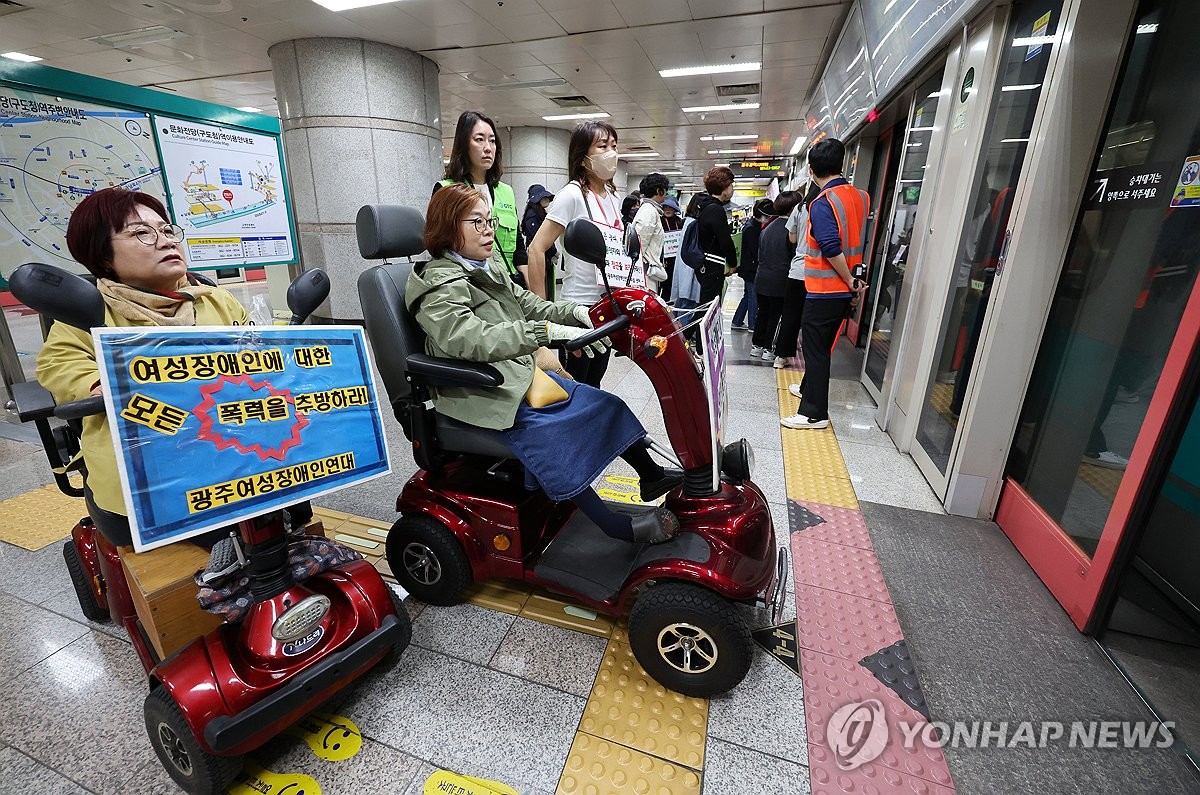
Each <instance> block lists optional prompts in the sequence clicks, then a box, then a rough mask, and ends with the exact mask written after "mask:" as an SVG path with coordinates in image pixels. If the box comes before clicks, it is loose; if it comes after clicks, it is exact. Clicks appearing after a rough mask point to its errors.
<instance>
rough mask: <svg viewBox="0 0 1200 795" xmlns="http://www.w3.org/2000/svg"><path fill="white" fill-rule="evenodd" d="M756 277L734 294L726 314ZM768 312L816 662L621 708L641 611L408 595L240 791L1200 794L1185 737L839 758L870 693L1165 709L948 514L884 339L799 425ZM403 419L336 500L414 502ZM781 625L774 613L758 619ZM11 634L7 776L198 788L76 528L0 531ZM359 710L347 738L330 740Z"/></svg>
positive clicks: (794, 589)
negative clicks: (899, 436)
mask: <svg viewBox="0 0 1200 795" xmlns="http://www.w3.org/2000/svg"><path fill="white" fill-rule="evenodd" d="M740 284H741V283H740V281H739V280H734V286H735V290H733V291H731V294H730V295H729V296H727V300H726V310H727V311H726V313H725V317H726V324H727V329H728V321H729V317H730V315H731V311H730V310H731V309H732V308H733V306H734V304H735V303H736V299H737V297H738V296H737V294H736V288H737V287H740ZM748 336H749V335H747V334H745V333H739V332H730V333H728V334H727V337H726V339H727V344H728V346H729V351H728V356H727V366H728V372H727V376H728V389H729V405H730V409H731V417H730V421H729V428H728V436H729V438H739V437H743V436H744V437H746V438H747V439H749V440H750V442H751V444H752V445H753V447H754V449H755V452H756V456H757V469H756V471H755V475H754V481H755V482H756V483H757V484H758V485H759V486H760V487H761V488H762V490H763V492H764V493H765V495H766V497H767V499H768V502H769V504H770V507H771V511H772V515H773V518H774V522H775V527H776V533H777V538H778V541H779V543H780V545H781V546H788V547H790V549H791V552H792V555H793V569H792V571H791V572H790V577H789V583H788V588H789V598H788V606H787V608H786V609H785V615H784V618H783V621H793V620H794V621H796V630H795V631H796V636H797V646H798V650H797V651H798V655H799V657H800V660H799V666H798V667H799V669H800V673H799V674H798V673H797V672H796V671H795V670H793V669H792V668H790V667H788V666H787V665H785V664H784V663H783V662H781V661H780V660H779V659H777V658H776V657H774V656H772V655H771V654H768V653H767V652H766V651H765V650H764V649H761V648H760V649H758V650H757V652H756V657H755V661H754V665H753V667H752V669H751V671H750V674H749V675H748V677H747V678H746V680H745V681H744V682H743V683H742V684H741V685H739V686H738V687H737V688H735V689H734V690H733V691H732V692H730V693H729V694H727V695H724V696H721V697H717V698H713V699H709V700H701V699H684V698H682V697H677V698H676V697H673V696H672V695H671V694H666V693H656V691H655V688H654V684H653V683H652V682H644V687H645V688H646V690H645V691H642V692H644V693H645V694H648V696H647V698H649V699H650V700H651V701H653V699H654V698H658V699H660V700H662V701H663V702H665V703H666V708H665V710H664V709H661V708H660V711H661V712H662V714H664V715H668V716H670V717H671V718H672V719H673V720H674V721H675V723H674V725H665V726H661V727H657V729H656V728H654V727H646V728H645V729H644V730H639V731H622V726H621V725H618V724H620V723H621V721H624V724H623V725H625V726H626V727H628V726H630V725H632V724H633V723H637V722H638V717H639V716H638V715H636V714H633V715H629V714H625V715H616V713H612V712H611V711H610V710H611V709H613V708H614V707H612V705H611V704H607V703H602V702H600V701H599V700H598V699H599V698H601V697H602V696H603V693H602V692H601V691H605V690H608V689H609V688H606V687H602V686H601V685H604V684H609V683H612V682H613V681H615V680H617V679H621V681H626V679H627V680H628V681H629V682H632V683H633V686H635V687H637V686H639V682H641V681H642V680H641V677H644V674H640V669H639V668H638V666H637V664H636V662H633V661H632V659H630V658H629V657H628V654H627V648H628V647H627V646H626V645H625V644H624V643H623V636H622V630H621V627H620V626H619V625H618V626H616V627H614V628H611V631H607V634H606V632H605V631H600V632H597V631H594V630H593V631H591V632H587V631H575V630H571V629H566V628H563V627H561V626H556V625H553V624H548V623H544V622H542V621H539V620H535V618H532V617H530V616H534V615H535V614H536V611H531V610H528V609H526V608H527V607H528V604H525V603H522V604H525V607H520V606H518V607H516V608H505V606H504V605H503V604H500V602H502V601H503V600H498V599H493V600H490V601H489V600H487V599H482V600H476V601H477V602H479V603H468V604H464V605H460V606H456V607H449V608H439V607H424V606H422V605H420V604H419V603H415V602H414V601H413V600H411V599H409V600H408V601H407V602H406V604H407V605H408V607H409V610H410V614H411V615H412V616H413V617H414V635H413V643H412V645H411V646H410V647H409V649H408V650H407V651H406V652H405V653H404V655H403V656H402V657H401V659H400V661H399V662H398V663H397V664H396V665H395V667H393V668H391V669H390V670H389V671H387V672H385V673H373V674H370V675H368V676H366V677H364V679H363V680H362V681H360V682H359V683H358V684H357V686H356V687H354V688H353V689H352V690H350V691H349V692H348V693H346V694H345V695H344V696H341V697H339V698H338V699H337V700H336V701H334V702H332V703H331V704H328V705H326V707H325V708H324V710H323V711H322V713H320V714H319V715H314V716H312V718H311V719H309V720H307V721H305V722H303V723H304V724H305V726H302V727H299V728H297V730H296V731H295V732H294V733H289V734H285V735H284V736H282V737H280V738H278V739H277V740H275V741H273V742H271V743H269V744H268V745H267V746H265V747H264V748H262V749H260V750H259V751H257V752H255V753H253V754H251V755H250V757H249V758H248V760H247V767H246V768H245V776H246V779H245V780H246V782H248V783H247V784H241V785H238V786H236V787H235V788H234V789H233V790H231V791H232V792H234V793H238V795H241V793H250V792H254V791H263V789H262V786H267V785H269V786H270V787H271V789H270V791H271V792H279V791H289V792H297V791H299V790H301V789H303V790H304V791H305V792H306V793H308V795H312V793H313V792H316V791H317V788H319V791H320V792H323V793H421V792H423V791H425V789H424V788H425V786H426V782H427V781H428V780H429V778H430V776H432V775H434V774H435V773H436V772H437V771H438V770H439V769H446V770H452V771H456V772H457V773H460V774H465V775H469V776H477V777H481V778H484V779H489V780H494V781H497V782H501V783H503V784H505V785H507V786H509V787H512V788H513V789H515V790H516V791H518V792H520V793H530V794H531V795H534V794H536V795H547V793H552V792H562V793H576V792H578V793H585V792H587V793H595V795H607V794H608V793H613V794H614V795H615V794H616V793H624V792H631V793H632V792H653V793H660V792H661V793H704V795H718V794H722V795H723V794H725V793H729V794H730V795H744V794H748V793H807V792H879V793H886V792H913V793H917V792H927V793H946V792H951V791H955V790H957V791H959V792H979V793H991V792H1018V791H1020V792H1089V793H1095V792H1114V793H1116V792H1121V793H1131V792H1200V783H1198V782H1200V779H1197V778H1195V777H1194V776H1193V774H1192V772H1191V771H1190V770H1189V767H1188V765H1187V764H1186V762H1185V760H1184V758H1183V757H1182V755H1181V754H1180V753H1179V750H1178V749H1146V750H1136V751H1135V750H1128V751H1127V750H1107V749H1083V748H1068V747H1066V746H1055V747H1052V748H1047V749H1025V748H986V749H980V748H952V747H948V748H946V749H945V750H944V751H942V750H937V749H933V750H930V749H920V750H915V751H907V750H906V749H904V748H902V747H900V744H899V742H898V740H897V738H895V737H893V738H892V739H891V740H889V743H888V747H887V749H886V750H885V751H884V752H883V753H882V755H880V756H879V758H878V759H877V760H876V761H874V762H871V763H868V764H867V765H864V766H862V767H859V768H857V769H856V770H853V771H844V770H841V769H839V768H837V767H836V765H835V763H834V759H833V757H832V755H831V754H830V749H829V742H828V738H827V737H826V731H825V730H826V726H827V725H828V722H829V719H830V717H831V715H832V713H833V711H834V710H835V709H836V708H838V707H840V706H842V705H843V704H845V703H847V702H851V701H858V700H863V699H867V698H874V699H878V700H879V701H880V702H882V703H883V704H884V706H885V708H886V710H887V712H888V716H889V720H896V719H897V718H898V717H899V718H908V719H911V720H915V721H923V720H930V719H931V720H934V721H955V720H973V719H979V720H989V721H994V722H997V721H1003V720H1007V721H1021V720H1036V721H1041V720H1053V721H1064V722H1065V721H1072V720H1093V719H1096V720H1122V719H1126V720H1150V719H1151V716H1150V713H1149V711H1148V710H1147V709H1146V707H1145V705H1144V704H1143V703H1142V702H1141V701H1140V700H1139V699H1138V697H1137V694H1136V693H1135V691H1134V690H1133V689H1132V688H1131V687H1130V686H1129V685H1128V684H1127V683H1126V682H1125V680H1124V679H1123V678H1122V677H1121V676H1120V674H1119V673H1118V671H1117V669H1116V668H1115V667H1114V666H1113V665H1112V664H1111V663H1110V662H1109V661H1108V659H1107V657H1106V656H1105V655H1104V654H1103V653H1102V651H1101V650H1100V648H1099V647H1098V646H1097V644H1095V643H1094V642H1093V641H1092V640H1091V639H1089V638H1087V637H1085V636H1082V635H1080V634H1079V633H1078V632H1077V631H1076V630H1075V628H1074V627H1073V626H1072V624H1071V623H1070V621H1069V620H1068V619H1067V617H1066V615H1065V613H1063V611H1062V610H1061V608H1060V607H1059V606H1058V604H1057V602H1055V601H1054V599H1053V597H1052V596H1051V595H1050V594H1049V593H1048V592H1047V591H1046V589H1045V588H1044V587H1043V586H1042V584H1041V583H1040V581H1039V580H1038V579H1037V577H1036V576H1035V575H1034V574H1033V572H1032V571H1031V570H1030V569H1029V567H1028V566H1027V565H1026V564H1025V563H1024V561H1023V560H1022V559H1021V558H1020V556H1019V554H1018V553H1017V552H1016V551H1015V550H1014V549H1013V547H1012V546H1011V545H1010V544H1009V542H1008V541H1007V539H1006V538H1005V537H1004V535H1003V533H1001V532H1000V530H999V528H997V527H996V525H995V524H993V523H991V522H985V521H971V520H964V519H960V518H957V517H950V516H947V515H945V514H944V513H943V512H942V510H941V507H940V505H939V503H938V500H937V499H936V498H935V496H934V495H933V493H932V492H931V491H930V489H929V487H928V485H927V484H926V483H925V481H924V479H923V478H922V477H921V475H920V473H919V472H918V471H917V469H916V466H915V464H913V462H912V461H911V459H909V458H908V457H907V456H906V455H903V454H901V453H899V452H898V451H897V450H896V448H895V446H894V445H893V444H892V442H891V440H890V438H889V437H888V436H887V435H886V434H884V433H883V432H881V431H879V429H878V428H877V427H876V426H875V424H874V420H873V414H874V405H873V403H872V401H871V399H870V398H869V396H868V395H867V393H866V391H865V390H864V389H863V388H862V387H861V386H860V385H859V384H858V383H857V381H858V373H859V370H860V368H861V352H859V351H855V350H854V349H852V348H848V346H845V345H844V344H843V345H842V346H841V347H839V349H838V352H837V354H836V356H835V363H834V373H833V375H834V379H835V380H834V381H833V384H832V386H831V411H830V413H831V417H832V420H833V427H832V430H831V431H792V430H787V429H782V428H781V427H780V425H779V417H780V416H781V414H789V413H791V412H792V411H794V408H795V400H794V399H793V398H792V397H791V396H790V394H789V393H788V392H787V385H788V384H789V383H792V382H794V381H795V380H797V379H798V377H799V375H800V372H799V371H798V370H794V369H788V370H783V371H777V370H775V369H773V368H772V367H771V364H770V363H769V362H763V361H752V360H750V359H749V356H748V351H749V345H750V341H749V339H748ZM843 342H844V341H843ZM604 385H605V387H606V388H608V389H609V390H611V391H613V392H615V393H616V394H618V395H620V396H621V397H623V398H624V399H625V400H626V401H627V402H628V403H629V405H630V406H631V408H633V410H634V411H635V412H636V413H637V414H638V415H639V416H640V417H641V418H642V420H643V423H644V424H645V425H646V427H647V428H648V429H649V431H650V433H651V434H652V435H656V432H657V435H659V436H663V435H664V434H663V426H662V419H661V414H660V413H659V412H658V410H657V406H656V403H655V399H654V397H653V393H652V391H651V389H650V386H649V383H648V381H647V379H646V378H645V377H644V376H643V375H642V374H641V372H640V371H638V370H636V368H633V367H632V365H631V364H630V363H629V362H628V361H627V360H624V359H614V360H613V363H612V366H611V368H610V370H609V374H608V376H607V377H606V379H605V383H604ZM388 431H389V434H390V438H389V444H390V447H391V450H392V463H393V469H394V474H393V476H391V477H389V478H382V479H378V480H375V481H371V482H369V483H367V484H363V485H361V486H358V487H354V488H351V489H347V490H345V491H342V492H338V493H336V494H333V495H329V496H328V497H326V498H323V499H321V500H319V501H318V504H319V505H320V506H321V507H322V508H323V509H325V510H326V516H327V517H339V516H342V515H343V514H348V515H351V516H353V517H360V518H361V524H360V526H366V527H375V528H382V529H386V528H387V527H389V526H390V524H391V523H392V522H393V521H394V520H395V518H396V516H395V513H394V501H395V496H396V493H397V492H398V490H399V488H400V486H401V484H402V483H403V480H404V479H405V478H407V477H408V475H409V474H410V473H411V472H412V471H413V470H414V468H415V467H414V465H413V462H412V456H411V453H410V452H409V450H408V446H407V442H406V441H405V440H404V438H403V436H402V435H401V433H400V429H399V426H398V425H397V424H396V423H395V422H393V421H389V423H388ZM31 441H32V440H31V438H30V436H29V435H28V434H26V429H24V428H21V427H19V426H13V425H8V424H5V423H0V500H2V499H7V498H10V497H13V496H16V495H18V494H21V493H24V492H27V491H29V490H30V489H32V488H35V487H37V486H41V485H44V484H46V483H49V482H50V477H49V473H48V471H47V467H46V464H45V460H44V457H43V454H42V452H41V449H40V447H38V446H37V445H36V444H33V443H31ZM623 467H624V464H623V463H622V462H620V461H618V462H617V463H616V464H615V465H614V467H613V468H612V469H611V471H610V472H609V473H608V475H609V476H612V477H613V478H614V480H608V478H607V477H606V478H603V479H602V480H601V482H598V483H597V486H598V487H602V488H610V489H613V490H614V491H620V486H619V484H620V483H621V482H622V481H621V478H622V477H627V476H628V475H630V474H632V473H631V472H629V471H627V470H625V469H623ZM334 512H340V513H334ZM332 521H334V520H332V519H331V520H330V522H327V524H329V523H331V522H332ZM347 521H349V520H347ZM69 530H70V528H69V527H63V528H62V535H63V536H64V537H65V535H66V534H67V533H68V532H69ZM376 554H377V553H376ZM482 604H490V605H491V606H490V607H485V606H482ZM497 608H499V609H497ZM768 624H769V620H768V618H767V617H766V616H765V615H762V614H758V613H753V611H752V626H754V627H755V628H758V627H763V626H766V625H768ZM0 638H3V641H2V643H0V682H3V690H4V693H5V696H4V698H3V699H2V700H0V793H9V792H11V793H18V792H20V793H25V792H53V793H90V792H94V793H158V792H162V793H169V792H173V791H175V789H174V786H173V784H172V782H171V781H170V780H169V778H168V777H167V776H166V773H165V772H164V771H163V770H162V768H161V766H160V764H159V762H158V760H157V759H156V758H155V757H154V755H153V752H152V751H151V750H150V748H149V745H148V742H147V740H146V737H145V730H144V727H143V723H142V714H141V705H142V700H143V698H144V694H145V677H144V674H143V673H142V670H141V667H140V665H139V663H138V661H137V659H136V656H135V655H134V653H133V651H132V648H131V646H130V644H129V642H128V640H127V639H126V638H125V637H124V633H123V632H122V631H118V630H117V629H116V628H114V627H112V626H111V625H109V626H101V625H97V624H92V623H89V622H87V621H86V620H84V618H83V617H82V615H81V614H80V613H79V608H78V606H77V604H76V601H75V596H74V592H73V590H72V588H71V584H70V580H69V579H68V576H67V572H66V570H65V568H64V566H63V563H62V554H61V543H60V542H55V543H51V544H49V545H47V546H45V547H43V548H42V549H40V550H38V551H36V552H30V551H27V550H24V549H22V548H20V547H17V546H14V545H11V544H7V543H4V542H0ZM901 641H903V642H904V644H906V648H905V646H902V645H898V644H899V643H900V642H901ZM885 650H891V657H890V660H891V661H892V663H893V664H895V668H893V669H892V670H893V672H895V671H897V670H898V671H899V672H900V674H901V675H900V676H898V677H893V678H896V679H897V681H895V682H891V684H894V685H896V686H895V687H891V686H889V682H890V681H891V680H890V679H889V677H888V674H887V670H886V669H884V670H883V673H882V674H881V675H880V676H876V675H874V674H873V673H872V672H871V671H870V670H869V669H868V667H867V666H865V665H863V663H862V661H863V660H865V659H866V658H868V657H874V658H879V654H878V653H879V652H881V651H885ZM906 654H907V655H908V656H909V658H910V659H908V660H907V661H906V659H905V655H906ZM913 667H915V672H914V673H913V675H912V676H904V675H903V674H905V673H906V672H908V671H910V669H911V668H913ZM918 682H919V685H920V689H919V690H916V689H914V686H915V685H916V684H917V683H918ZM643 717H644V716H643ZM647 723H648V721H647ZM338 726H340V727H343V728H342V729H341V731H342V734H340V735H338V736H340V737H343V738H344V739H345V743H344V744H342V747H341V748H340V750H339V752H337V753H330V751H329V742H328V737H329V736H332V735H331V732H334V733H336V731H337V730H336V729H335V727H338ZM345 728H351V730H352V732H353V733H354V734H355V736H353V737H351V736H348V735H346V734H345ZM668 739H676V740H678V742H674V743H672V742H668V741H667V740H668ZM359 740H361V745H359ZM327 757H330V758H327ZM337 757H345V758H337ZM305 777H307V778H305ZM255 782H256V783H257V784H260V785H262V786H260V787H259V788H258V789H257V790H256V789H252V788H250V786H249V783H255ZM313 784H315V785H316V788H314V786H313ZM289 787H290V789H289ZM589 787H590V788H589Z"/></svg>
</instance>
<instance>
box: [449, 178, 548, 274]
mask: <svg viewBox="0 0 1200 795" xmlns="http://www.w3.org/2000/svg"><path fill="white" fill-rule="evenodd" d="M453 184H454V180H452V179H444V180H442V181H441V182H439V183H438V187H445V186H446V185H453ZM462 184H463V185H466V186H467V187H469V188H475V187H476V186H475V185H472V184H471V183H469V182H464V183H462ZM476 190H487V186H486V185H484V186H483V187H481V188H476ZM435 192H436V191H435ZM491 197H492V212H493V213H494V214H495V216H496V245H495V247H494V250H493V251H492V258H493V259H496V260H497V261H498V262H499V263H500V264H501V265H502V266H503V267H504V269H505V270H506V271H508V275H509V276H512V275H514V274H516V273H517V266H518V265H524V264H526V262H527V261H528V259H529V257H528V255H527V254H526V253H525V241H524V240H522V238H521V233H520V232H519V231H518V229H519V226H520V224H519V223H518V221H517V199H516V195H515V194H514V193H513V189H512V186H511V185H508V184H507V183H504V182H497V183H496V187H495V188H492V192H491Z"/></svg>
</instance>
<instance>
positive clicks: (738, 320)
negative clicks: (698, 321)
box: [731, 199, 774, 331]
mask: <svg viewBox="0 0 1200 795" xmlns="http://www.w3.org/2000/svg"><path fill="white" fill-rule="evenodd" d="M773 206H774V205H773V203H772V202H771V200H770V199H759V200H758V201H756V202H755V203H754V210H753V212H752V213H751V215H750V218H749V219H748V220H747V221H746V225H745V226H743V227H742V259H741V262H739V263H738V276H740V277H741V279H742V281H743V282H745V284H746V286H745V289H744V291H743V292H742V300H741V301H739V302H738V305H737V309H735V310H734V311H733V325H732V326H731V328H732V329H733V330H734V331H754V323H755V321H756V320H758V293H756V292H755V291H754V277H755V275H756V274H757V273H758V234H759V232H761V231H762V228H763V221H765V220H766V218H767V216H768V215H769V214H770V212H771V208H772V207H773Z"/></svg>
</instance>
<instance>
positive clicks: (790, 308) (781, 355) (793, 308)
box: [775, 182, 819, 370]
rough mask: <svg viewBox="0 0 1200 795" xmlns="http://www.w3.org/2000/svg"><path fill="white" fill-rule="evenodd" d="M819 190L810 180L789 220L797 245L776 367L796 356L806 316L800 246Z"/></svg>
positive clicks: (781, 320) (790, 235)
mask: <svg viewBox="0 0 1200 795" xmlns="http://www.w3.org/2000/svg"><path fill="white" fill-rule="evenodd" d="M818 192H819V190H818V188H817V184H816V183H815V182H810V183H808V190H807V191H806V192H805V194H804V200H803V201H801V202H800V203H799V204H797V205H796V207H795V209H794V210H792V214H791V215H789V216H788V219H787V232H788V242H789V243H791V244H792V246H794V247H795V252H794V253H793V254H792V264H791V267H789V268H788V280H787V291H786V292H785V293H784V295H783V314H782V315H781V316H780V317H779V333H778V334H776V335H775V368H776V369H780V370H781V369H783V368H784V367H787V366H789V365H791V364H793V360H794V359H795V358H796V343H797V341H798V340H799V339H800V323H801V321H802V320H803V319H804V299H805V298H806V297H807V296H808V291H807V290H805V289H804V246H802V245H800V238H801V237H803V235H804V233H805V230H806V229H807V228H808V205H810V204H812V200H813V199H815V198H817V193H818Z"/></svg>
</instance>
